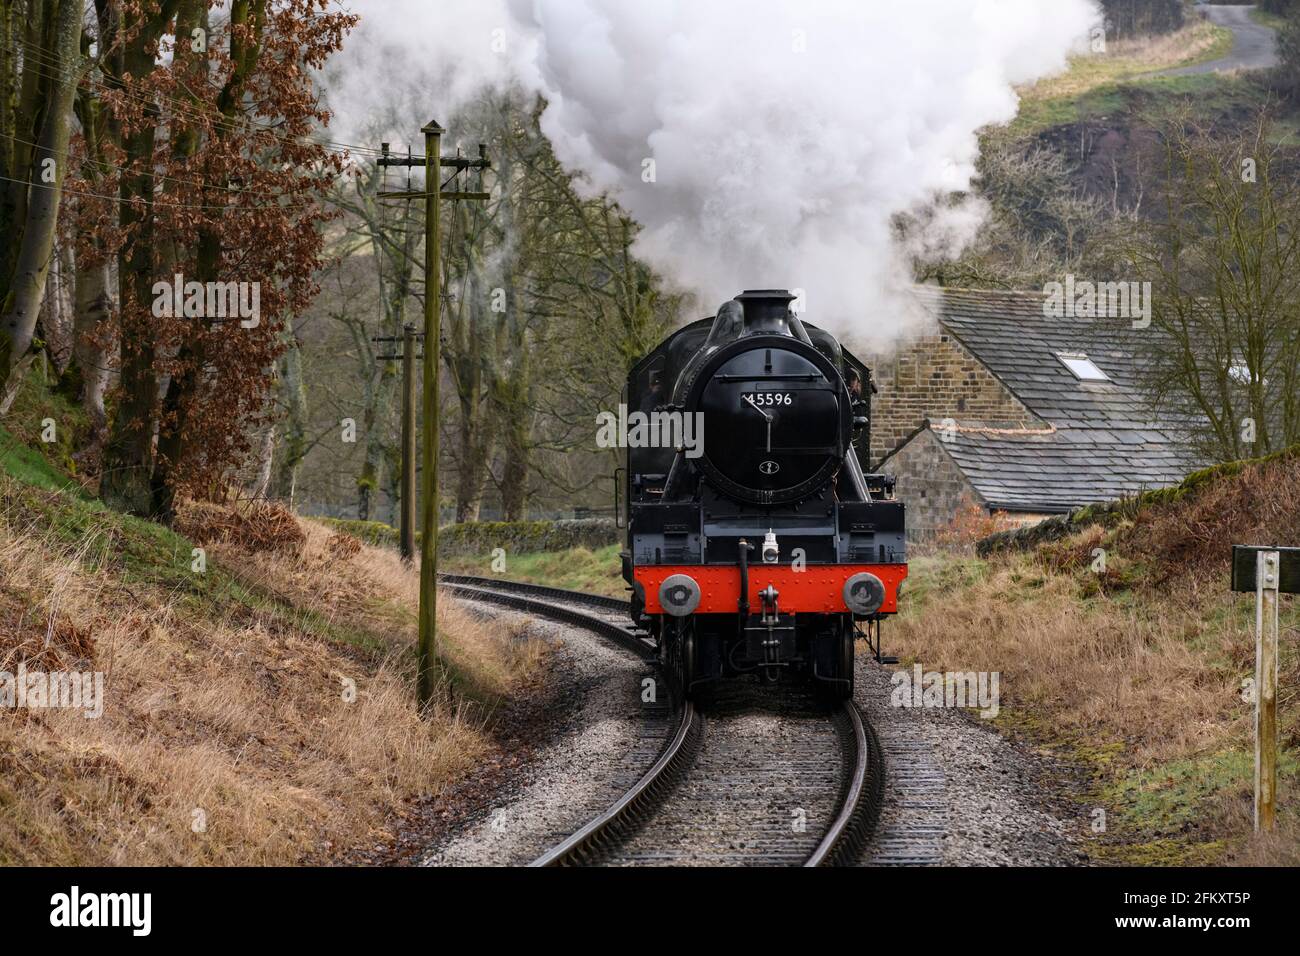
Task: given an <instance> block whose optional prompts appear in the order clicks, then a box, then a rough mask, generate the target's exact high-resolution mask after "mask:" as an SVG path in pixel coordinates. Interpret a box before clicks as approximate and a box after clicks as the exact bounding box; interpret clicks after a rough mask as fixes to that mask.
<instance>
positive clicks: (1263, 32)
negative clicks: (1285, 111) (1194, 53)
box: [1151, 4, 1277, 76]
mask: <svg viewBox="0 0 1300 956" xmlns="http://www.w3.org/2000/svg"><path fill="white" fill-rule="evenodd" d="M1196 9H1197V10H1204V11H1205V15H1206V16H1207V17H1209V19H1210V22H1211V23H1215V24H1218V25H1219V26H1221V27H1227V28H1228V29H1229V30H1231V31H1232V49H1231V50H1229V51H1228V55H1227V56H1223V57H1220V58H1219V59H1217V60H1209V61H1207V62H1205V63H1197V64H1196V65H1195V66H1184V67H1180V68H1178V69H1174V70H1162V71H1161V72H1159V73H1152V74H1151V75H1152V76H1190V75H1192V74H1194V73H1215V72H1219V71H1221V70H1263V69H1267V68H1269V67H1271V66H1276V65H1277V49H1276V39H1277V33H1276V31H1275V30H1274V29H1273V28H1272V27H1266V26H1264V25H1263V24H1260V23H1256V22H1255V21H1254V20H1252V19H1251V18H1250V14H1251V11H1252V10H1254V9H1255V8H1254V7H1253V6H1251V7H1235V6H1226V5H1223V4H1201V5H1198V6H1197V7H1196Z"/></svg>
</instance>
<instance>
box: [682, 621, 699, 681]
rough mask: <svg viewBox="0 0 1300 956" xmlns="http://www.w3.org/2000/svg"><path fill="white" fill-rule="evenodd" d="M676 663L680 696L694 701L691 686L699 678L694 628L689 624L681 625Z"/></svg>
mask: <svg viewBox="0 0 1300 956" xmlns="http://www.w3.org/2000/svg"><path fill="white" fill-rule="evenodd" d="M678 662H679V663H680V665H681V667H680V671H681V682H682V694H683V696H685V698H686V699H687V700H694V699H695V692H694V691H693V690H692V689H691V685H692V684H694V683H695V679H696V677H698V676H699V659H698V657H697V656H696V648H695V627H694V625H693V624H691V623H689V622H688V623H686V624H683V625H682V632H681V641H680V643H679V644H678Z"/></svg>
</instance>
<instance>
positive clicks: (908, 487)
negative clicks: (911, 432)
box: [881, 429, 982, 541]
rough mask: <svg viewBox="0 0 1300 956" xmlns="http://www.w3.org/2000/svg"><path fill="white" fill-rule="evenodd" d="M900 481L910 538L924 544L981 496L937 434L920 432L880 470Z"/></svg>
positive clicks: (980, 502)
mask: <svg viewBox="0 0 1300 956" xmlns="http://www.w3.org/2000/svg"><path fill="white" fill-rule="evenodd" d="M881 470H882V471H884V472H885V473H886V474H889V475H895V476H896V477H897V478H898V490H897V495H898V497H899V499H900V500H901V501H904V502H906V504H907V537H908V540H909V541H924V540H926V539H927V538H929V537H930V536H932V535H933V534H934V532H935V531H937V530H939V529H940V528H943V527H944V526H945V525H947V524H948V523H949V522H950V521H951V520H952V518H953V515H954V514H956V513H957V509H958V508H959V507H961V506H962V504H963V502H964V501H972V502H975V503H977V504H982V501H981V499H980V497H979V495H978V494H977V493H976V491H975V489H974V488H973V487H972V486H971V484H970V482H969V481H967V480H966V476H965V475H963V474H962V473H961V471H960V470H959V469H958V468H957V466H956V465H955V464H954V463H953V460H952V459H951V458H950V457H948V453H947V452H946V451H944V449H943V445H942V442H941V441H940V440H939V436H938V435H936V434H935V433H934V432H932V431H929V430H928V429H927V430H926V431H923V432H920V433H918V434H917V436H916V437H915V438H913V439H912V440H911V441H909V442H908V443H907V444H906V445H904V446H903V447H902V448H900V449H899V450H898V452H897V453H895V454H894V455H893V456H892V457H891V458H890V459H889V460H888V461H886V462H885V463H884V466H883V468H882V469H881Z"/></svg>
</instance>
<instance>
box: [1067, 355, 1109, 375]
mask: <svg viewBox="0 0 1300 956" xmlns="http://www.w3.org/2000/svg"><path fill="white" fill-rule="evenodd" d="M1056 357H1057V358H1058V359H1060V361H1061V364H1062V365H1064V366H1065V367H1066V368H1068V369H1069V370H1070V371H1071V372H1073V373H1074V377H1075V378H1077V379H1078V380H1079V381H1081V382H1109V381H1110V376H1109V375H1107V374H1106V373H1105V372H1103V371H1102V370H1101V369H1099V368H1098V367H1097V365H1096V363H1095V362H1093V360H1092V359H1090V358H1088V356H1087V355H1086V354H1084V353H1083V352H1057V353H1056Z"/></svg>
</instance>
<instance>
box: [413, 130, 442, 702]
mask: <svg viewBox="0 0 1300 956" xmlns="http://www.w3.org/2000/svg"><path fill="white" fill-rule="evenodd" d="M423 132H424V482H423V485H424V487H422V488H421V489H420V493H421V498H422V500H423V501H424V522H423V525H424V526H423V528H422V530H423V532H424V533H423V534H422V535H421V536H420V650H419V657H418V663H417V664H416V667H417V670H416V675H415V685H416V687H415V695H416V699H417V700H418V701H419V705H420V708H421V710H423V709H424V707H425V706H427V705H428V703H429V701H431V700H432V699H433V658H434V654H435V652H436V644H437V641H438V411H439V409H441V408H442V406H441V405H440V404H439V402H438V368H439V364H438V363H439V360H440V359H441V358H442V262H441V254H442V228H441V226H442V221H441V220H442V199H441V197H440V196H439V193H440V192H441V191H442V169H441V166H442V134H443V133H444V132H446V130H444V129H443V128H442V127H441V126H439V125H438V121H437V120H431V121H430V122H429V125H427V126H426V127H424V130H423Z"/></svg>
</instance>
